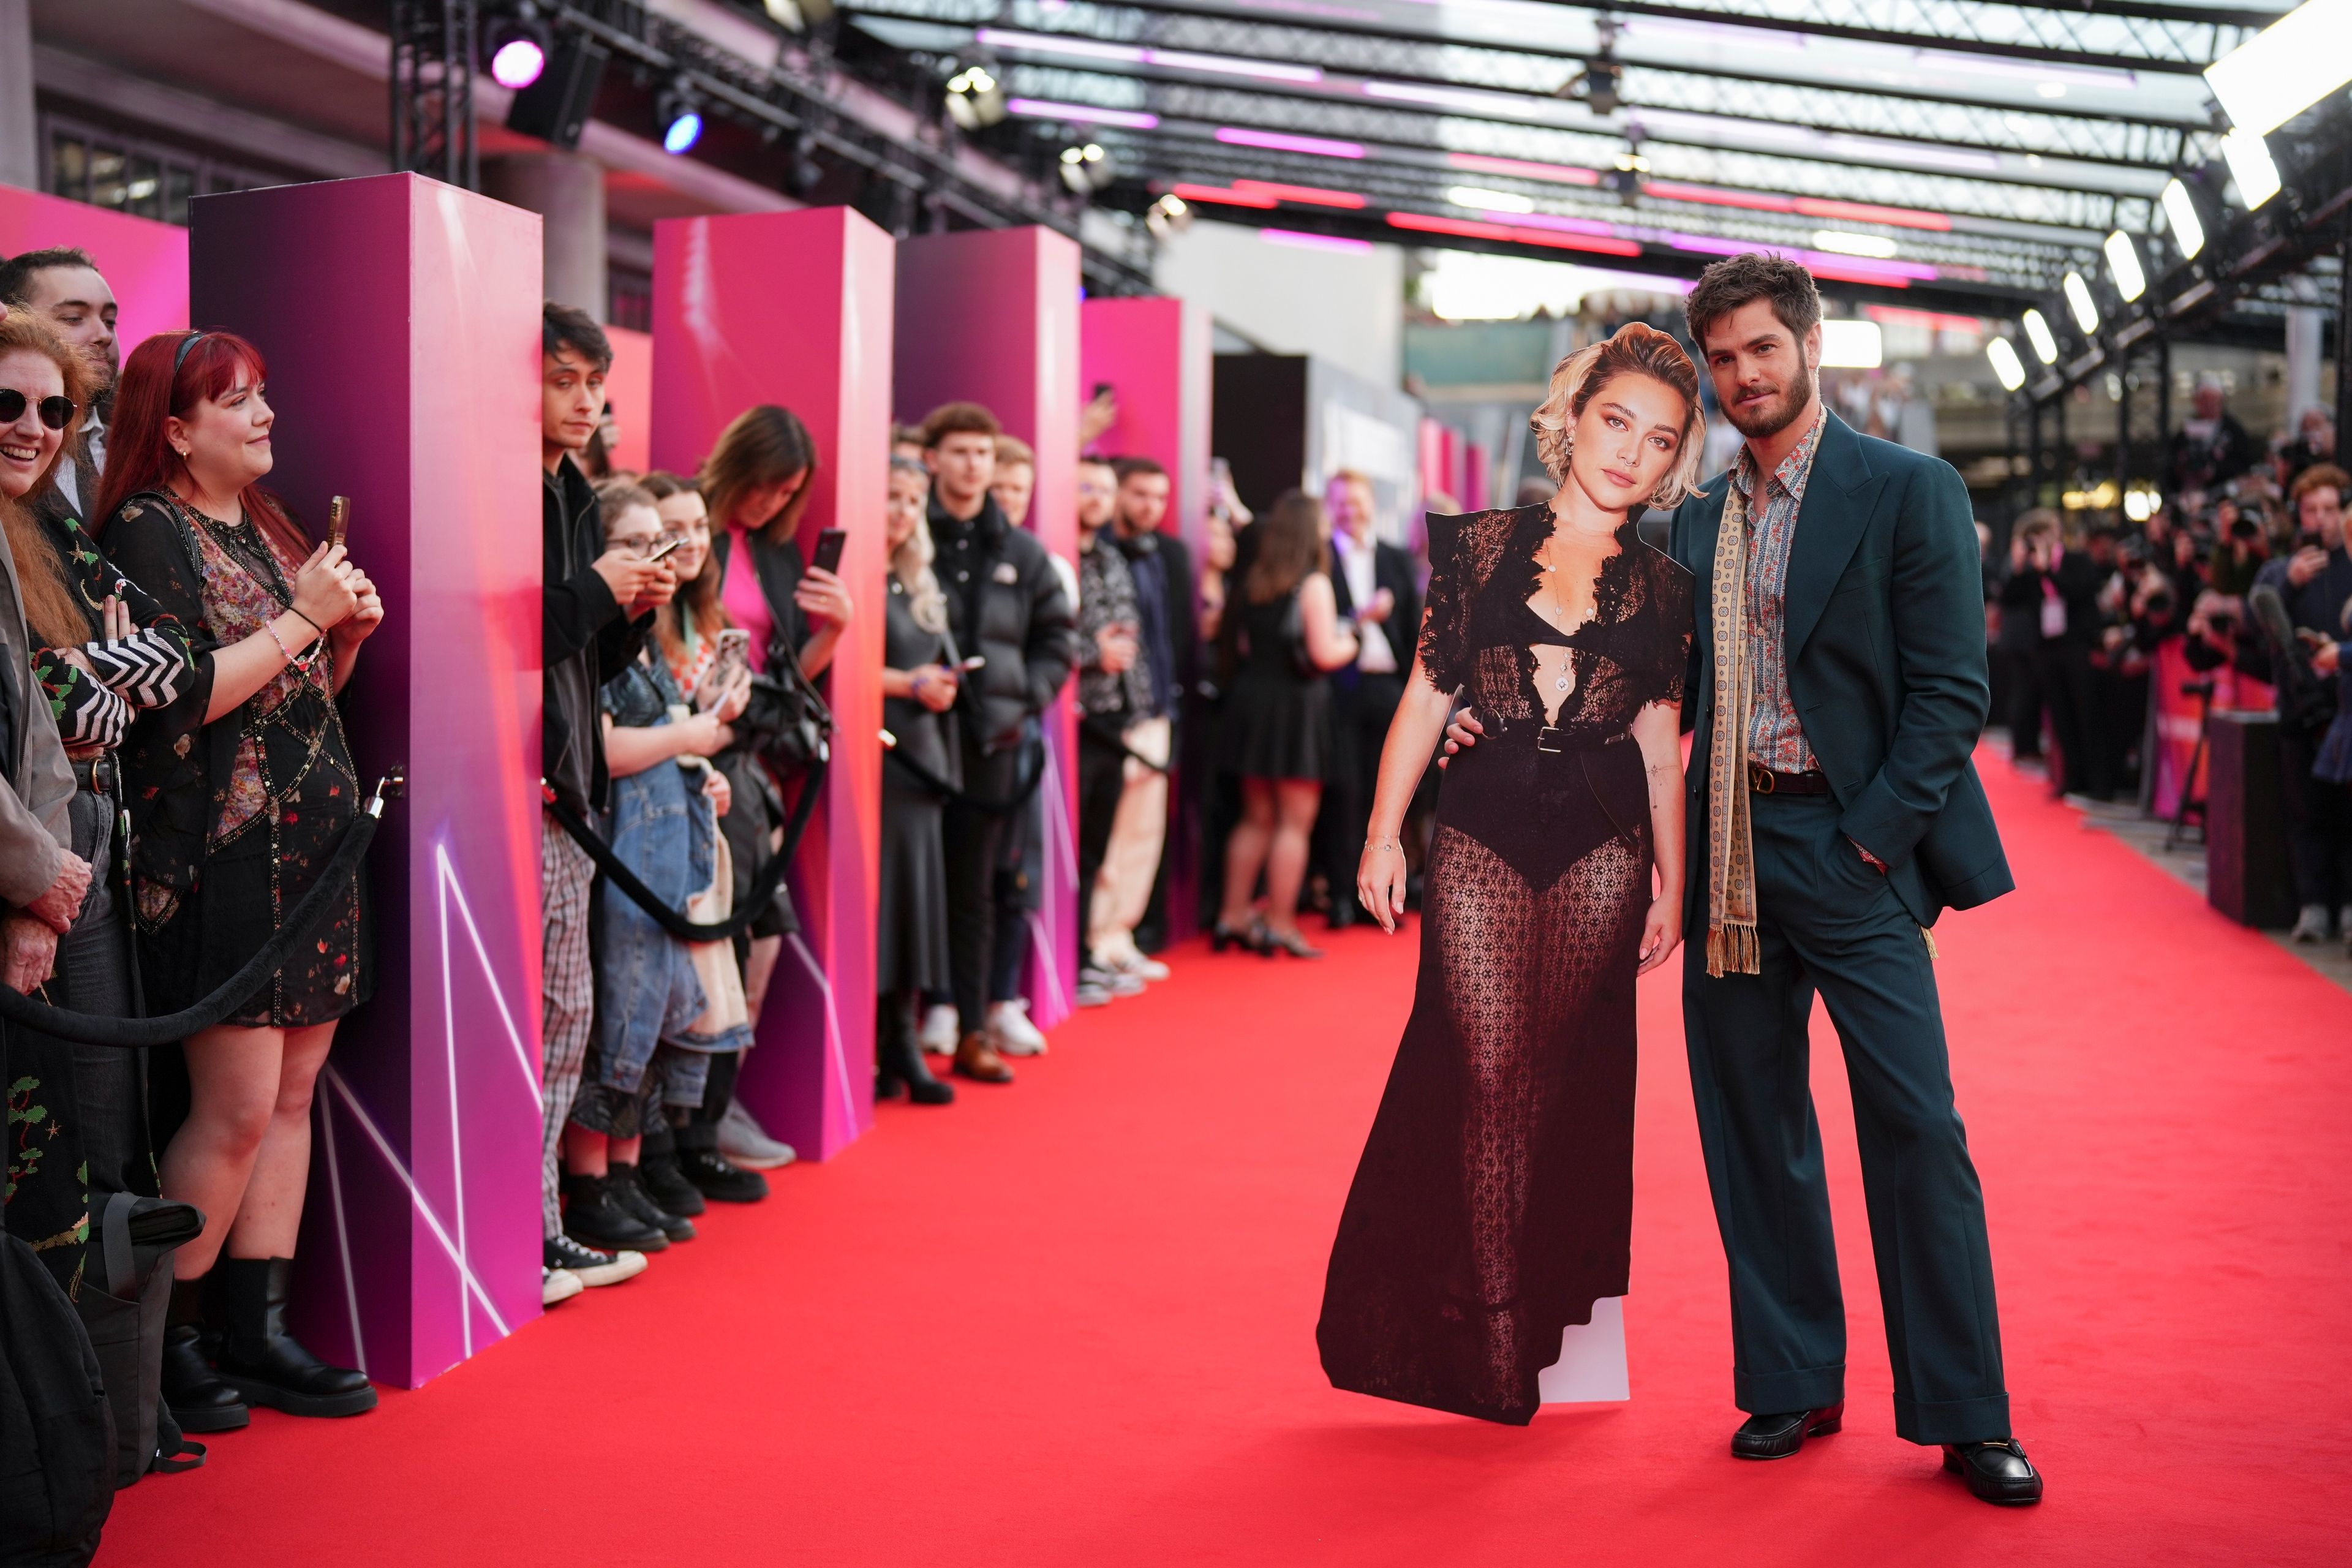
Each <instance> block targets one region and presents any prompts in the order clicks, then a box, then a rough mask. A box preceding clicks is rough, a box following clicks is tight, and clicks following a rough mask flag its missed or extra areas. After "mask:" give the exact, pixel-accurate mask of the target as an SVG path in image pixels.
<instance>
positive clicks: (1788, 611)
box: [1669, 414, 2017, 931]
mask: <svg viewBox="0 0 2352 1568" xmlns="http://www.w3.org/2000/svg"><path fill="white" fill-rule="evenodd" d="M1824 417H1826V418H1827V419H1828V421H1829V425H1828V427H1827V428H1826V429H1824V430H1823V431H1822V439H1821V446H1820V448H1819V449H1818V450H1817V451H1816V452H1815V453H1814V456H1813V472H1812V477H1811V479H1810V480H1808V481H1807V483H1806V486H1805V500H1804V504H1803V505H1802V506H1801V508H1800V509H1799V510H1798V513H1797V537H1796V541H1795V543H1794V545H1793V547H1792V549H1791V552H1790V558H1789V581H1788V591H1787V599H1786V606H1785V616H1786V627H1787V637H1788V645H1789V694H1790V700H1793V701H1794V702H1795V703H1796V705H1797V716H1798V719H1799V721H1801V723H1802V724H1803V725H1804V727H1805V739H1806V741H1807V742H1810V743H1811V746H1812V748H1813V755H1814V756H1815V757H1816V758H1818V759H1819V760H1820V763H1821V769H1822V773H1825V774H1827V775H1828V777H1829V783H1830V789H1831V791H1832V793H1833V794H1834V795H1835V796H1836V798H1837V804H1838V806H1839V808H1840V809H1841V811H1842V812H1843V818H1842V820H1841V822H1840V826H1841V827H1842V828H1843V830H1844V832H1845V835H1846V837H1849V838H1851V839H1853V841H1854V842H1855V843H1857V844H1859V845H1861V846H1862V847H1864V848H1866V849H1868V850H1869V851H1870V852H1871V853H1872V854H1874V855H1875V856H1877V857H1878V858H1880V859H1882V860H1884V861H1885V862H1886V865H1887V868H1888V878H1889V879H1890V880H1891V881H1892V883H1893V884H1894V889H1895V895H1896V896H1897V897H1899V898H1900V899H1901V900H1903V904H1904V907H1905V908H1906V909H1907V910H1910V911H1911V914H1912V917H1913V918H1914V919H1916V921H1918V922H1919V923H1920V924H1921V925H1923V926H1927V925H1933V924H1935V923H1936V917H1937V915H1939V914H1941V913H1942V912H1943V911H1944V910H1946V909H1948V908H1949V909H1963V910H1964V909H1969V908H1971V907H1973V906H1975V905H1977V904H1981V903H1983V902H1985V901H1986V900H1990V899H1996V898H1999V897H2000V895H2001V894H2003V893H2006V892H2008V891H2010V890H2011V889H2013V888H2015V887H2016V886H2017V883H2016V882H2015V880H2014V879H2012V878H2011V876H2010V871H2009V859H2008V857H2007V856H2005V855H2004V854H2002V852H2001V847H2000V830H1999V829H1998V828H1997V827H1995V826H1994V825H1993V817H1992V806H1991V804H1990V802H1989V801H1987V800H1986V799H1985V792H1984V784H1983V783H1982V782H1981V781H1980V780H1979V779H1978V777H1977V773H1976V766H1975V764H1974V763H1972V762H1970V761H1969V756H1970V753H1971V752H1974V751H1975V749H1976V744H1977V739H1978V736H1979V734H1980V733H1981V732H1982V731H1983V729H1984V721H1985V712H1986V709H1987V708H1988V706H1989V705H1990V700H1991V695H1990V685H1989V684H1988V681H1987V678H1986V674H1985V631H1984V586H1983V584H1984V578H1983V574H1982V571H1981V569H1980V568H1979V564H1978V552H1977V533H1976V518H1975V514H1974V512H1973V511H1972V510H1971V509H1970V507H1969V492H1968V489H1967V487H1966V486H1965V485H1963V484H1962V483H1961V482H1960V476H1959V474H1958V472H1956V471H1955V470H1954V469H1953V468H1952V466H1951V465H1950V464H1949V463H1947V462H1945V461H1943V460H1942V459H1941V458H1929V457H1923V456H1922V455H1920V454H1919V453H1917V452H1913V451H1910V450H1908V449H1906V448H1905V447H1897V446H1895V445H1894V444H1893V443H1892V442H1888V441H1881V440H1877V439H1875V438H1874V437H1868V436H1861V435H1857V434H1855V432H1854V430H1853V426H1850V425H1848V424H1846V423H1845V421H1843V419H1840V418H1839V417H1838V416H1836V415H1834V414H1827V415H1825V416H1824ZM1730 489H1731V480H1730V478H1729V476H1728V475H1724V474H1718V475H1717V476H1716V478H1715V479H1713V480H1711V481H1710V482H1709V483H1708V484H1707V486H1706V489H1704V490H1703V491H1701V492H1700V493H1699V494H1697V495H1695V496H1693V497H1692V498H1691V499H1690V500H1686V501H1685V502H1683V504H1682V505H1681V506H1679V507H1677V508H1676V509H1675V515H1674V524H1673V532H1672V536H1671V540H1670V543H1669V549H1670V551H1671V552H1672V553H1673V555H1674V557H1675V560H1677V561H1679V562H1681V563H1683V564H1684V565H1685V566H1687V567H1689V568H1690V569H1691V571H1692V572H1694V573H1695V574H1697V577H1698V584H1697V591H1696V594H1695V595H1693V597H1694V601H1695V605H1696V613H1697V619H1698V626H1697V633H1696V636H1695V637H1693V638H1692V639H1691V657H1690V679H1689V685H1688V689H1687V693H1686V695H1685V700H1684V705H1683V715H1684V718H1685V721H1688V722H1690V723H1691V724H1693V725H1694V726H1695V727H1696V731H1697V743H1696V745H1695V746H1694V747H1693V748H1692V752H1691V766H1690V777H1689V790H1690V796H1691V800H1692V802H1693V809H1692V811H1691V813H1690V815H1689V821H1690V823H1691V824H1692V828H1691V833H1692V838H1691V845H1690V858H1691V865H1692V875H1691V877H1690V879H1689V886H1690V905H1689V909H1690V919H1691V921H1693V922H1694V923H1692V924H1691V925H1690V926H1689V927H1688V929H1689V930H1691V931H1699V930H1701V929H1703V927H1702V924H1701V923H1697V922H1703V921H1704V920H1705V918H1706V827H1705V825H1706V811H1705V810H1704V808H1703V806H1702V805H1700V804H1699V803H1700V802H1701V800H1702V797H1704V796H1705V795H1706V787H1707V762H1708V754H1709V751H1710V747H1709V745H1708V737H1709V735H1710V732H1711V728H1712V725H1713V721H1714V718H1713V716H1714V710H1715V682H1714V662H1715V661H1714V653H1713V648H1714V636H1715V627H1714V615H1713V604H1712V598H1713V595H1712V593H1711V589H1710V584H1712V583H1713V582H1714V577H1715V545H1716V535H1717V531H1718V530H1719V529H1720V528H1721V526H1722V522H1723V503H1724V500H1725V498H1726V496H1727V495H1728V494H1729V493H1730Z"/></svg>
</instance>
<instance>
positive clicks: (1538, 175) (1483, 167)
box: [1445, 153, 1601, 185]
mask: <svg viewBox="0 0 2352 1568" xmlns="http://www.w3.org/2000/svg"><path fill="white" fill-rule="evenodd" d="M1445 163H1446V167H1448V168H1452V169H1475V170H1476V171H1477V172H1478V173H1479V174H1516V175H1517V176H1518V177H1519V178H1520V179H1523V180H1550V181H1552V182H1553V183H1555V184H1562V185H1597V184H1600V183H1601V176H1600V174H1598V173H1596V172H1595V171H1593V170H1591V169H1579V168H1574V167H1571V166H1570V165H1569V164H1566V163H1528V161H1527V160H1526V159H1524V158H1489V157H1487V156H1486V154H1485V153H1447V154H1446V155H1445Z"/></svg>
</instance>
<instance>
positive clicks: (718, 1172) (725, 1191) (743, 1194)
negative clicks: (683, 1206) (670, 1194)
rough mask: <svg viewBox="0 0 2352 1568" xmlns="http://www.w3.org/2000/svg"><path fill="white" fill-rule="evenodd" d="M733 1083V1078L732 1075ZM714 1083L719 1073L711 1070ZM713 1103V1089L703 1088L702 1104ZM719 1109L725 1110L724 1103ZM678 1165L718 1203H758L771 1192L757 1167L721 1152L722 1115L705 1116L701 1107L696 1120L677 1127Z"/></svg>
mask: <svg viewBox="0 0 2352 1568" xmlns="http://www.w3.org/2000/svg"><path fill="white" fill-rule="evenodd" d="M729 1081H730V1083H731V1082H732V1081H733V1080H732V1078H731V1076H730V1080H729ZM711 1082H712V1085H713V1086H715V1085H716V1084H717V1082H718V1074H717V1072H716V1071H714V1072H713V1073H712V1074H711ZM710 1103H711V1090H710V1089H705V1090H704V1091H703V1104H704V1106H705V1107H706V1108H707V1107H708V1106H709V1104H710ZM720 1110H725V1106H724V1104H723V1103H722V1104H721V1105H720ZM675 1136H676V1138H677V1168H678V1172H679V1173H680V1174H682V1175H684V1176H685V1177H686V1179H687V1180H688V1181H689V1182H691V1183H693V1184H694V1190H695V1191H697V1192H698V1193H700V1194H702V1195H703V1196H704V1197H706V1198H709V1200H710V1201H711V1202H712V1203H715V1204H756V1203H758V1202H759V1201H760V1200H761V1199H762V1198H764V1197H766V1196H767V1195H768V1178H767V1177H765V1176H763V1175H761V1174H760V1173H759V1172H757V1171H747V1170H745V1169H743V1167H742V1166H740V1165H738V1164H736V1163H734V1162H733V1161H732V1160H730V1159H729V1158H728V1157H727V1156H726V1155H724V1154H721V1153H720V1152H719V1118H718V1117H716V1116H713V1117H710V1118H709V1120H708V1121H705V1120H703V1115H702V1112H699V1111H698V1112H697V1113H696V1116H695V1120H693V1121H689V1122H688V1123H687V1124H686V1125H685V1126H683V1127H681V1128H678V1129H677V1132H676V1134H675Z"/></svg>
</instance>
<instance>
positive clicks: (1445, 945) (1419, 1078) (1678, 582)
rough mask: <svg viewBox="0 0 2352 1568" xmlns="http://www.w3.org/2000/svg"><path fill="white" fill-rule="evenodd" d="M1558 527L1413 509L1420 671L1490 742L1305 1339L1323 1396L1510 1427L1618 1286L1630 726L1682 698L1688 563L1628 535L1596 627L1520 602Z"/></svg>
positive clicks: (1634, 879)
mask: <svg viewBox="0 0 2352 1568" xmlns="http://www.w3.org/2000/svg"><path fill="white" fill-rule="evenodd" d="M1550 521H1551V520H1550V510H1549V507H1548V506H1543V505H1538V506H1534V507H1528V508H1523V509H1521V510H1517V511H1499V510H1497V511H1486V512H1479V513H1477V514H1475V515H1474V516H1469V517H1457V518H1437V517H1433V518H1431V519H1430V520H1429V534H1430V539H1429V542H1430V559H1431V563H1432V566H1433V574H1432V576H1431V580H1430V584H1429V613H1428V616H1427V618H1426V620H1425V621H1424V622H1423V631H1422V639H1421V658H1422V662H1423V666H1424V668H1426V669H1427V670H1428V672H1429V676H1430V679H1431V680H1432V682H1433V684H1434V685H1435V686H1436V687H1437V688H1438V689H1440V690H1452V689H1461V690H1462V692H1463V694H1464V696H1465V698H1467V699H1468V700H1470V701H1471V702H1472V703H1473V704H1475V708H1476V710H1477V713H1478V717H1479V720H1480V721H1481V722H1482V723H1483V724H1484V725H1485V727H1486V738H1485V739H1484V740H1483V741H1482V742H1480V743H1479V744H1478V745H1477V746H1476V747H1475V748H1474V749H1472V750H1471V751H1469V752H1466V753H1465V754H1464V755H1463V756H1461V757H1460V758H1458V759H1456V760H1455V762H1454V764H1453V765H1452V766H1451V767H1450V768H1449V769H1448V770H1447V776H1446V778H1445V781H1444V788H1443V790H1442V791H1441V793H1440V795H1439V797H1438V810H1437V831H1436V836H1435V838H1434V840H1433V843H1432V846H1431V849H1430V858H1429V865H1428V872H1427V878H1426V880H1425V883H1424V890H1423V900H1422V910H1423V919H1422V927H1421V972H1420V978H1419V980H1418V982H1417V983H1416V985H1415V989H1414V996H1413V1006H1412V1017H1411V1018H1410V1020H1409V1021H1408V1022H1407V1023H1406V1025H1405V1031H1404V1039H1403V1043H1402V1045H1401V1046H1400V1047H1398V1050H1397V1058H1396V1065H1395V1067H1394V1068H1392V1069H1391V1072H1390V1075H1389V1082H1388V1089H1387V1091H1386V1093H1385V1094H1383V1095H1382V1097H1381V1108H1380V1113H1379V1115H1378V1117H1377V1118H1376V1119H1375V1120H1374V1121H1373V1123H1372V1131H1371V1136H1370V1140H1369V1141H1368V1142H1367V1143H1366V1145H1365V1149H1364V1156H1363V1160H1362V1163H1360V1165H1359V1166H1358V1167H1357V1171H1356V1179H1355V1184H1354V1185H1353V1186H1352V1187H1351V1188H1350V1190H1349V1194H1348V1204H1347V1208H1346V1210H1345V1211H1344V1212H1343V1213H1342V1215H1340V1219H1339V1238H1338V1240H1337V1241H1336V1242H1335V1243H1334V1245H1333V1247H1332V1249H1331V1265H1330V1272H1329V1275H1328V1280H1327V1282H1326V1286H1325V1293H1324V1298H1323V1317H1322V1321H1321V1322H1320V1323H1319V1324H1318V1326H1317V1329H1316V1339H1317V1341H1318V1343H1319V1344H1320V1346H1321V1347H1322V1353H1323V1366H1324V1370H1325V1371H1326V1372H1327V1373H1328V1374H1329V1376H1330V1379H1331V1382H1332V1383H1333V1384H1334V1385H1336V1386H1338V1387H1340V1388H1345V1389H1351V1390H1354V1391H1355V1392H1358V1393H1361V1394H1378V1395H1380V1396H1381V1397H1382V1398H1387V1399H1398V1400H1403V1401H1406V1402H1408V1403H1410V1404H1414V1405H1431V1406H1434V1407H1435V1408H1437V1409H1440V1410H1452V1411H1457V1412H1459V1413H1461V1414H1463V1415H1477V1416H1482V1417H1484V1418H1486V1419H1487V1420H1490V1421H1506V1422H1511V1423H1514V1424H1523V1423H1525V1422H1527V1421H1528V1420H1529V1419H1530V1418H1531V1417H1533V1415H1535V1412H1536V1408H1537V1405H1538V1394H1537V1389H1536V1382H1537V1374H1538V1373H1540V1372H1541V1371H1542V1370H1543V1368H1545V1367H1547V1366H1549V1365H1550V1364H1551V1363H1553V1362H1554V1361H1556V1360H1558V1359H1559V1348H1560V1333H1561V1331H1562V1330H1563V1329H1565V1328H1566V1327H1567V1326H1568V1325H1570V1324H1571V1323H1582V1322H1588V1321H1591V1315H1592V1303H1593V1302H1594V1301H1596V1300H1600V1299H1601V1298H1602V1297H1607V1296H1621V1295H1623V1294H1624V1293H1625V1288H1626V1270H1627V1250H1628V1245H1629V1237H1630V1232H1631V1228H1632V1220H1633V1065H1634V1045H1633V1027H1634V1026H1633V975H1634V969H1635V966H1636V962H1637V949H1638V947H1639V944H1640V941H1641V933H1642V924H1643V915H1644V914H1645V913H1646V912H1647V910H1648V908H1649V904H1650V900H1651V898H1652V889H1651V858H1650V819H1649V800H1648V791H1647V789H1646V787H1645V784H1644V780H1643V764H1642V754H1641V748H1640V747H1639V746H1638V745H1637V744H1635V742H1633V738H1632V735H1631V733H1630V730H1629V726H1630V725H1631V724H1632V723H1633V719H1634V717H1635V715H1636V714H1638V713H1640V712H1641V710H1643V708H1644V707H1645V706H1647V705H1648V704H1650V703H1654V702H1679V701H1680V700H1681V699H1682V682H1683V672H1684V659H1685V656H1686V653H1687V650H1688V647H1689V641H1690V634H1691V577H1690V574H1689V573H1687V572H1686V571H1685V570H1684V569H1683V568H1682V567H1681V566H1680V565H1678V564H1676V563H1675V562H1674V561H1673V560H1671V559H1669V558H1668V557H1667V556H1665V555H1664V554H1663V553H1661V552H1658V551H1656V550H1654V549H1652V548H1651V547H1650V546H1648V545H1646V544H1643V542H1641V541H1640V539H1639V538H1638V537H1636V535H1635V533H1634V531H1633V527H1632V525H1631V524H1630V523H1629V524H1628V525H1627V526H1626V527H1625V528H1623V529H1622V530H1621V531H1619V533H1618V536H1617V542H1618V552H1617V553H1616V554H1615V555H1614V556H1612V557H1611V558H1610V559H1609V561H1608V562H1607V563H1606V564H1605V565H1604V566H1603V567H1602V569H1601V575H1600V579H1599V581H1598V583H1597V584H1595V595H1594V597H1595V606H1596V608H1595V615H1594V616H1593V618H1592V619H1591V620H1590V621H1588V622H1586V623H1585V624H1584V625H1583V626H1580V627H1579V628H1578V629H1577V630H1576V631H1575V632H1574V633H1572V634H1570V633H1563V632H1561V631H1559V630H1558V629H1557V628H1556V627H1554V626H1552V625H1551V624H1550V623H1549V622H1548V621H1546V620H1545V619H1544V618H1543V617H1542V616H1538V614H1536V612H1535V610H1534V609H1533V608H1532V607H1531V605H1530V604H1529V601H1530V600H1531V599H1533V598H1535V597H1536V596H1537V595H1538V594H1539V593H1540V592H1541V591H1542V573H1541V570H1540V568H1539V567H1538V565H1537V552H1538V550H1539V549H1540V548H1541V547H1542V545H1543V542H1544V540H1545V538H1546V536H1547V535H1548V533H1549V529H1550ZM1570 596H1571V597H1580V595H1570Z"/></svg>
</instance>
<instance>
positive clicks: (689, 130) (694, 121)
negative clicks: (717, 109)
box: [654, 82, 702, 157]
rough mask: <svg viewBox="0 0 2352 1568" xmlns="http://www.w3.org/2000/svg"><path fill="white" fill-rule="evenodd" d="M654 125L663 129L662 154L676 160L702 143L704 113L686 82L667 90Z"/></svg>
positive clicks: (656, 107)
mask: <svg viewBox="0 0 2352 1568" xmlns="http://www.w3.org/2000/svg"><path fill="white" fill-rule="evenodd" d="M654 123H655V124H656V125H657V126H659V127H660V128H661V144H662V151H663V152H665V153H669V154H670V155H672V156H673V157H677V156H681V155H683V154H684V153H688V152H689V151H691V150H692V148H693V146H694V144H695V143H696V142H699V141H701V140H702V109H701V106H700V105H698V104H697V103H696V102H695V100H694V94H692V93H691V92H689V91H688V90H687V89H686V85H685V83H683V82H680V83H677V84H676V85H674V86H670V87H667V88H664V89H662V94H661V97H659V98H658V99H656V100H655V101H654Z"/></svg>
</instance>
